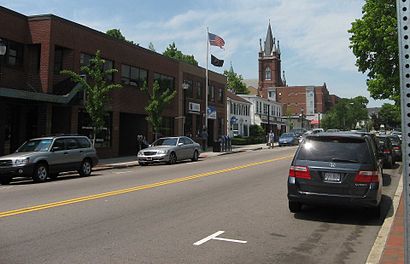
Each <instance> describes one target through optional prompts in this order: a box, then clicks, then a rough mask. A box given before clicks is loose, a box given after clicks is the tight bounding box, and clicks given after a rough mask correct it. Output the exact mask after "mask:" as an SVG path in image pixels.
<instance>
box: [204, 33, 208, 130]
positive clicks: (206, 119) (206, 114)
mask: <svg viewBox="0 0 410 264" xmlns="http://www.w3.org/2000/svg"><path fill="white" fill-rule="evenodd" d="M208 63H209V28H208V27H207V28H206V73H205V125H204V128H205V130H208V78H209V77H208Z"/></svg>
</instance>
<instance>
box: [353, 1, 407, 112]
mask: <svg viewBox="0 0 410 264" xmlns="http://www.w3.org/2000/svg"><path fill="white" fill-rule="evenodd" d="M396 12H397V11H396V1H391V0H366V1H365V4H364V6H363V9H362V14H363V16H362V18H361V19H356V21H355V22H353V23H352V28H351V29H350V30H349V33H351V34H352V36H351V37H350V48H351V49H352V51H353V53H354V55H355V56H356V58H357V59H356V66H357V67H358V70H359V71H360V72H362V73H367V76H368V80H367V86H368V90H369V92H370V95H371V97H372V98H374V99H390V100H393V101H395V103H396V104H397V105H398V104H400V76H399V59H398V58H399V50H398V44H397V43H398V36H397V18H396V17H397V15H396Z"/></svg>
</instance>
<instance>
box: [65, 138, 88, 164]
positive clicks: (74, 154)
mask: <svg viewBox="0 0 410 264" xmlns="http://www.w3.org/2000/svg"><path fill="white" fill-rule="evenodd" d="M65 145H66V148H67V150H66V152H67V155H66V160H65V161H66V163H67V165H66V166H65V167H66V169H67V170H77V169H78V168H80V165H81V162H82V161H83V156H84V153H83V151H84V150H83V149H80V148H79V145H78V143H77V140H76V139H75V138H66V139H65Z"/></svg>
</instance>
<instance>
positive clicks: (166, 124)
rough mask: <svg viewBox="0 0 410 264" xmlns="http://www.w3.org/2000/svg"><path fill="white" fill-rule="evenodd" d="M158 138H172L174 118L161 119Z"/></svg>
mask: <svg viewBox="0 0 410 264" xmlns="http://www.w3.org/2000/svg"><path fill="white" fill-rule="evenodd" d="M159 133H160V136H166V137H168V136H172V135H173V134H174V118H173V117H163V118H162V124H161V128H160V131H159Z"/></svg>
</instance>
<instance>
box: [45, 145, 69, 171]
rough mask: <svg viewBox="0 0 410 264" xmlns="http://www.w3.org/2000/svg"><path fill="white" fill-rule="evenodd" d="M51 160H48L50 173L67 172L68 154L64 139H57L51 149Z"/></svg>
mask: <svg viewBox="0 0 410 264" xmlns="http://www.w3.org/2000/svg"><path fill="white" fill-rule="evenodd" d="M51 152H52V153H50V158H49V160H48V165H49V169H50V173H53V172H60V171H65V170H66V167H67V165H66V158H67V156H68V152H67V149H66V146H65V141H64V139H62V138H59V139H56V140H55V141H54V143H53V146H52V147H51Z"/></svg>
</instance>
